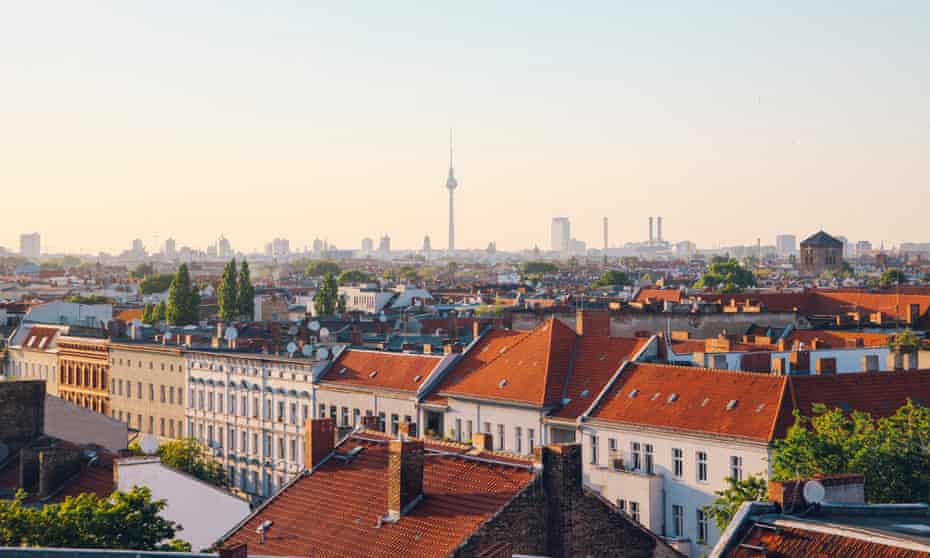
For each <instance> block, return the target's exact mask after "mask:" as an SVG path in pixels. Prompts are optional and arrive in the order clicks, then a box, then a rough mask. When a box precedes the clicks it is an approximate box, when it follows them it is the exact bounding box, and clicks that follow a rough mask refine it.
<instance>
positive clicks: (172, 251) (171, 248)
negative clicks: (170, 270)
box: [163, 238, 178, 260]
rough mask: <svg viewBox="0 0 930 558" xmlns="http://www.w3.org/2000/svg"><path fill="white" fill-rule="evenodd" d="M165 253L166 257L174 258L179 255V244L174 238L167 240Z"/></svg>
mask: <svg viewBox="0 0 930 558" xmlns="http://www.w3.org/2000/svg"><path fill="white" fill-rule="evenodd" d="M163 254H164V256H165V257H166V258H168V259H171V260H173V259H174V258H175V257H177V255H178V245H177V243H176V242H175V241H174V239H173V238H169V239H167V240H165V248H164V251H163Z"/></svg>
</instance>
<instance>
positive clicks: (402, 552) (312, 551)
mask: <svg viewBox="0 0 930 558" xmlns="http://www.w3.org/2000/svg"><path fill="white" fill-rule="evenodd" d="M386 441H387V438H385V437H383V436H380V435H377V434H375V433H371V432H365V433H364V434H363V435H362V436H354V437H352V438H349V439H347V440H346V441H345V442H343V443H342V444H341V445H340V446H339V448H338V452H339V453H342V454H345V453H347V452H348V451H350V450H352V449H353V448H363V449H362V451H361V453H359V454H358V455H357V456H356V457H355V458H354V459H352V460H351V461H349V462H344V461H341V460H338V459H333V458H330V459H329V460H327V461H325V462H324V463H323V464H322V465H320V466H319V467H318V468H317V469H316V470H315V471H314V472H313V474H311V475H308V476H304V477H301V478H299V479H298V480H297V481H296V482H294V483H293V484H291V485H290V486H289V487H287V488H285V489H284V490H282V491H281V492H279V493H278V494H277V495H276V496H275V497H273V498H272V499H271V500H270V501H269V502H268V503H267V505H265V506H264V507H263V508H260V509H259V510H258V511H257V512H256V513H255V514H254V515H253V516H251V517H250V518H249V519H247V520H246V521H245V523H244V524H242V525H241V526H239V527H238V528H237V529H236V530H235V531H234V532H233V533H232V534H231V535H230V536H229V537H228V538H227V539H226V543H227V544H235V543H246V544H248V546H249V550H250V551H251V552H254V553H255V554H261V555H266V556H313V557H337V556H338V557H362V556H366V557H372V558H389V557H390V558H394V557H398V556H404V557H420V556H424V557H426V556H430V557H431V556H436V557H439V556H448V555H449V554H450V553H451V552H452V551H453V550H454V549H455V548H457V547H458V546H459V545H460V544H462V543H463V542H464V541H465V540H466V539H467V538H468V537H469V536H470V535H471V534H472V533H473V532H474V531H475V530H476V529H477V528H478V527H480V526H481V525H482V524H483V523H484V522H486V521H487V520H488V519H490V518H491V517H492V516H493V515H494V514H495V513H496V512H497V511H498V510H500V509H501V508H502V507H503V506H504V505H505V504H506V503H508V502H509V501H510V500H511V499H513V497H514V496H515V495H516V494H517V493H518V492H519V491H520V490H522V489H523V488H524V487H526V486H527V485H529V484H530V483H531V482H532V481H533V479H534V478H535V473H534V472H533V471H532V470H530V468H529V467H528V463H529V462H522V461H521V462H519V463H520V465H508V464H505V463H503V462H501V463H499V464H492V463H489V462H486V461H480V460H478V459H474V458H470V457H467V456H465V455H464V453H462V452H463V451H465V450H464V449H462V450H459V451H455V450H454V449H452V446H449V445H437V444H431V443H429V442H427V443H426V448H425V449H426V453H425V457H424V460H423V462H424V467H423V493H424V497H423V499H422V500H421V501H420V502H419V503H417V504H416V505H415V506H414V507H413V509H412V510H410V512H409V513H408V514H406V515H404V516H403V517H402V518H401V519H400V520H399V521H398V522H397V523H385V524H383V525H382V526H381V527H380V528H378V527H377V526H376V525H377V523H378V520H379V518H382V517H384V516H385V515H386V514H387V506H388V503H387V493H388V489H387V477H388V470H387V469H388V445H387V443H386ZM439 452H443V453H439ZM514 463H518V461H516V460H514ZM269 520H270V521H272V522H273V525H272V527H271V528H270V529H269V530H268V532H267V534H266V540H265V543H264V544H260V543H259V535H258V534H257V533H256V532H255V530H256V528H257V527H258V526H259V525H261V524H262V523H263V522H265V521H269Z"/></svg>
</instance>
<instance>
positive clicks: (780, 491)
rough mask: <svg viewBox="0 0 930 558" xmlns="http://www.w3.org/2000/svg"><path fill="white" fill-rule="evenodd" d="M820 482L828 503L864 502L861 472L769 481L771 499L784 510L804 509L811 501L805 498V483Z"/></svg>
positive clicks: (824, 500)
mask: <svg viewBox="0 0 930 558" xmlns="http://www.w3.org/2000/svg"><path fill="white" fill-rule="evenodd" d="M812 481H816V482H819V483H820V484H821V485H822V486H823V488H824V497H823V502H824V503H827V504H864V503H865V477H864V476H863V475H860V474H856V473H852V474H840V475H831V476H821V477H814V478H808V479H796V480H788V481H781V482H779V481H769V500H770V501H771V502H773V503H775V504H778V505H779V506H780V507H781V508H782V511H785V512H791V511H802V510H803V509H805V508H807V506H808V505H809V503H808V502H807V501H806V500H805V499H804V485H805V484H807V483H808V482H812Z"/></svg>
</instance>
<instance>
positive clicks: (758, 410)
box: [756, 403, 765, 413]
mask: <svg viewBox="0 0 930 558" xmlns="http://www.w3.org/2000/svg"><path fill="white" fill-rule="evenodd" d="M764 408H765V403H759V405H757V406H756V412H757V413H761V412H762V409H764Z"/></svg>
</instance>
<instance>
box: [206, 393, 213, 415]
mask: <svg viewBox="0 0 930 558" xmlns="http://www.w3.org/2000/svg"><path fill="white" fill-rule="evenodd" d="M207 410H208V411H210V412H211V413H212V412H213V392H212V391H211V392H208V393H207Z"/></svg>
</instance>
